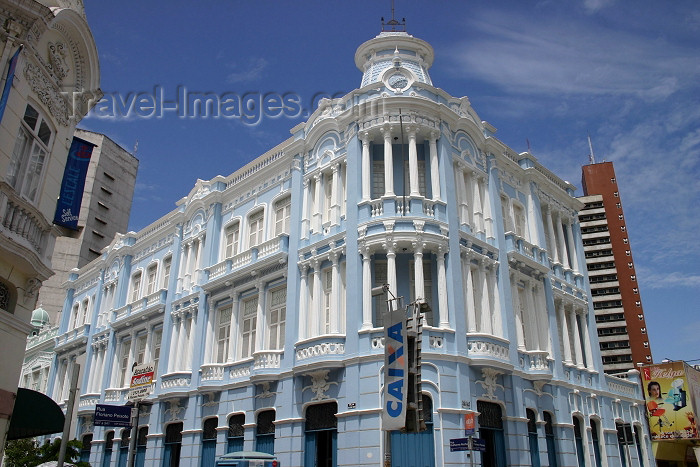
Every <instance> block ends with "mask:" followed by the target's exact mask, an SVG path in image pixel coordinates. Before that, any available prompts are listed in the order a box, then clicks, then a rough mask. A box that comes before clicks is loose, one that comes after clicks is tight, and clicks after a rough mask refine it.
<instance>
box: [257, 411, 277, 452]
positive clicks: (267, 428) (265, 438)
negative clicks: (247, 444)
mask: <svg viewBox="0 0 700 467" xmlns="http://www.w3.org/2000/svg"><path fill="white" fill-rule="evenodd" d="M274 422H275V411H274V410H264V411H262V412H260V413H259V414H258V423H257V426H256V427H255V450H256V451H260V452H266V453H268V454H274V453H275V423H274Z"/></svg>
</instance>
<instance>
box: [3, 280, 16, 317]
mask: <svg viewBox="0 0 700 467" xmlns="http://www.w3.org/2000/svg"><path fill="white" fill-rule="evenodd" d="M10 290H11V289H10V288H9V287H8V286H7V285H6V284H5V283H4V282H0V309H2V310H5V311H7V312H8V313H14V312H15V306H14V303H13V300H12V293H11V292H10Z"/></svg>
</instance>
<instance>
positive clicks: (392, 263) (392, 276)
mask: <svg viewBox="0 0 700 467" xmlns="http://www.w3.org/2000/svg"><path fill="white" fill-rule="evenodd" d="M385 248H386V279H387V282H388V283H389V291H390V292H391V293H392V294H393V296H394V297H396V294H397V291H396V251H395V245H394V244H393V243H390V244H387V245H385ZM392 298H393V297H392ZM394 304H395V305H396V303H395V302H394Z"/></svg>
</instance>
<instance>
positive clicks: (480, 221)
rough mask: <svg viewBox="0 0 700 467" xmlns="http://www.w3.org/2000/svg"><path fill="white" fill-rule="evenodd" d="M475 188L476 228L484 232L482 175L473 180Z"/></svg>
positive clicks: (477, 230)
mask: <svg viewBox="0 0 700 467" xmlns="http://www.w3.org/2000/svg"><path fill="white" fill-rule="evenodd" d="M472 187H473V188H474V190H473V192H474V195H473V196H472V198H473V203H474V228H475V229H476V232H477V233H484V213H483V212H482V210H481V177H478V176H476V177H474V179H473V180H472Z"/></svg>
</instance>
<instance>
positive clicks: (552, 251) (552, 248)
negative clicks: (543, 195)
mask: <svg viewBox="0 0 700 467" xmlns="http://www.w3.org/2000/svg"><path fill="white" fill-rule="evenodd" d="M545 215H546V217H547V232H548V234H549V244H548V245H547V249H548V250H549V257H550V258H552V260H553V261H554V262H555V263H560V262H561V261H560V260H559V251H558V249H557V237H556V236H555V235H554V222H553V221H552V207H551V206H549V205H547V208H546V211H545Z"/></svg>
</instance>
